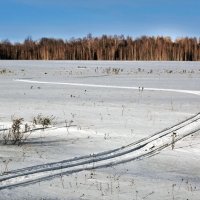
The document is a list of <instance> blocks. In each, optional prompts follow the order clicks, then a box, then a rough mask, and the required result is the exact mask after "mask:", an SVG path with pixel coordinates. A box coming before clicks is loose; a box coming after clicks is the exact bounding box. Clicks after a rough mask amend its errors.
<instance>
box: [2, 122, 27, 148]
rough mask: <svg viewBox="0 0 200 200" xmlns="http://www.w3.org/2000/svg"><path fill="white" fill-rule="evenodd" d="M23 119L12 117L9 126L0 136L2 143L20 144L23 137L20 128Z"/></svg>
mask: <svg viewBox="0 0 200 200" xmlns="http://www.w3.org/2000/svg"><path fill="white" fill-rule="evenodd" d="M23 120H24V119H23V118H16V119H12V126H11V128H9V131H8V133H5V134H3V136H2V138H3V143H4V144H12V145H15V144H17V145H20V144H21V143H22V142H23V140H24V139H25V137H24V131H23V130H22V129H21V125H22V122H23Z"/></svg>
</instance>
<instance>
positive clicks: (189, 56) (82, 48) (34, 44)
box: [0, 34, 200, 61]
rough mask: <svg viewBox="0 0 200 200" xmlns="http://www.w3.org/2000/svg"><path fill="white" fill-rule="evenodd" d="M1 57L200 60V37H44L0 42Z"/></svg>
mask: <svg viewBox="0 0 200 200" xmlns="http://www.w3.org/2000/svg"><path fill="white" fill-rule="evenodd" d="M0 59H13V60H175V61H198V60H200V38H187V37H186V38H180V39H176V40H175V41H172V40H171V38H170V37H146V36H143V37H140V38H136V39H133V38H131V37H124V36H123V35H122V36H106V35H103V36H101V37H92V36H91V35H90V34H89V35H88V36H87V37H84V38H79V39H70V40H66V41H64V40H62V39H51V38H42V39H40V40H38V41H33V40H32V39H31V38H27V39H25V40H24V42H23V43H14V44H13V43H11V42H9V41H8V40H5V41H2V42H0Z"/></svg>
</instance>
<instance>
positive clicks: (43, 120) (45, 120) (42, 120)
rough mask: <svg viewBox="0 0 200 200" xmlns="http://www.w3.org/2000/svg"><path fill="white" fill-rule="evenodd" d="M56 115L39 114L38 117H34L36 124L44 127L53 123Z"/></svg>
mask: <svg viewBox="0 0 200 200" xmlns="http://www.w3.org/2000/svg"><path fill="white" fill-rule="evenodd" d="M54 119H55V117H53V115H52V116H43V115H42V114H39V115H38V116H37V117H34V118H33V124H34V125H42V127H43V128H47V127H48V126H50V125H52V123H53V120H54Z"/></svg>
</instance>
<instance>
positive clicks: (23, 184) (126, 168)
mask: <svg viewBox="0 0 200 200" xmlns="http://www.w3.org/2000/svg"><path fill="white" fill-rule="evenodd" d="M199 112H200V62H110V61H97V62H96V61H0V129H6V128H8V127H9V126H10V124H11V116H13V115H14V116H15V117H23V118H24V120H25V121H27V122H30V121H32V119H33V117H35V116H37V115H38V114H40V113H41V114H43V115H48V116H51V115H53V116H54V117H55V125H54V126H53V127H52V128H49V129H46V130H44V131H43V130H39V131H35V132H32V134H31V135H30V136H29V137H28V140H27V141H26V142H25V143H24V144H23V145H22V146H12V145H3V144H0V172H1V174H2V175H1V176H0V181H1V182H0V199H23V198H24V199H137V200H140V199H158V200H159V199H190V200H191V199H195V200H197V199H199V195H200V175H199V174H200V168H199V166H200V159H199V153H200V136H199V133H200V131H199V129H200V120H199V115H197V116H195V114H197V113H199ZM189 118H190V119H189ZM187 119H188V120H187ZM184 120H187V121H185V122H183V121H184ZM70 121H73V122H72V123H71V126H70V127H66V123H67V124H69V123H70ZM180 122H183V123H181V124H180ZM174 125H176V126H174ZM167 128H168V129H167ZM166 129H167V130H166ZM173 132H176V134H177V137H176V139H177V140H178V141H177V142H176V143H175V147H174V149H173V150H172V147H171V142H172V133H173ZM155 133H156V134H155ZM0 134H3V131H1V132H0ZM153 134H155V135H153ZM185 136H187V137H185ZM129 144H130V145H129ZM126 145H129V146H126ZM121 147H122V148H121ZM118 148H120V149H118ZM113 149H115V151H112V150H113ZM100 152H104V155H102V154H100V155H99V154H98V153H100ZM96 154H97V155H96ZM82 156H84V157H82ZM75 157H76V159H75V160H74V161H69V159H72V158H75ZM81 159H82V160H81ZM61 161H62V163H60V162H61ZM125 161H129V162H125ZM82 162H83V163H82ZM115 162H116V163H115ZM47 163H51V164H48V165H47ZM117 163H121V164H118V165H115V164H117ZM22 168H24V169H23V170H21V169H22ZM5 172H6V173H5ZM61 172H62V173H61ZM72 172H73V173H72Z"/></svg>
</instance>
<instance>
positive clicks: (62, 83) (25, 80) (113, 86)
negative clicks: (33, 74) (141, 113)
mask: <svg viewBox="0 0 200 200" xmlns="http://www.w3.org/2000/svg"><path fill="white" fill-rule="evenodd" d="M14 81H17V82H24V83H33V84H49V85H68V86H77V87H93V88H110V89H125V90H138V89H139V87H130V86H117V85H101V84H100V85H99V84H85V83H67V82H51V81H33V80H27V79H15V80H14ZM144 90H145V91H161V92H178V93H185V94H193V95H198V96H200V91H197V90H179V89H163V88H146V87H145V88H144Z"/></svg>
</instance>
